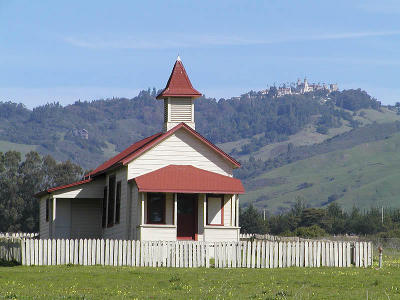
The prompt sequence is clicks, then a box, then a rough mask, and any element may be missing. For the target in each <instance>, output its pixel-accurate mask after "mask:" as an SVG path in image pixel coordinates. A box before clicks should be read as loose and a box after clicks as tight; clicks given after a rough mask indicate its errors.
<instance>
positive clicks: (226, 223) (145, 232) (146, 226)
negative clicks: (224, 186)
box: [138, 192, 240, 242]
mask: <svg viewBox="0 0 400 300" xmlns="http://www.w3.org/2000/svg"><path fill="white" fill-rule="evenodd" d="M139 195H140V207H141V219H140V220H141V222H140V225H139V226H138V227H139V228H138V233H139V236H138V239H140V240H142V241H150V240H153V241H155V240H163V241H175V240H194V241H207V242H213V241H239V231H240V227H239V197H238V195H237V194H206V193H167V192H166V193H162V192H157V193H154V192H141V193H139Z"/></svg>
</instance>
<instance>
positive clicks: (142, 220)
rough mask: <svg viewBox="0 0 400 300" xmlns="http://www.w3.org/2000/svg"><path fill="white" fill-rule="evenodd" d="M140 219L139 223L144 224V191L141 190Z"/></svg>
mask: <svg viewBox="0 0 400 300" xmlns="http://www.w3.org/2000/svg"><path fill="white" fill-rule="evenodd" d="M141 217H142V219H141V223H140V224H141V225H144V192H142V216H141Z"/></svg>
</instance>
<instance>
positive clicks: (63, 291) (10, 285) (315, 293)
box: [0, 257, 400, 299]
mask: <svg viewBox="0 0 400 300" xmlns="http://www.w3.org/2000/svg"><path fill="white" fill-rule="evenodd" d="M367 293H368V296H369V298H368V299H400V260H399V259H398V258H397V259H395V258H388V257H385V267H384V268H383V269H381V270H377V269H375V267H374V268H368V269H363V268H359V269H356V268H318V269H317V268H313V269H311V268H286V269H212V268H211V269H205V268H198V269H172V268H168V269H167V268H133V267H102V266H90V267H82V266H54V267H22V266H17V267H0V299H110V298H113V299H245V298H246V299H247V298H250V299H367V298H366V297H367Z"/></svg>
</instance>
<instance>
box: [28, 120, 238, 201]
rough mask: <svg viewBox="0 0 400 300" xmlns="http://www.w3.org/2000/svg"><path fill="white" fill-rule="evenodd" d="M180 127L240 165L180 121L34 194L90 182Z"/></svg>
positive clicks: (138, 154) (234, 163) (128, 160)
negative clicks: (78, 176) (64, 182)
mask: <svg viewBox="0 0 400 300" xmlns="http://www.w3.org/2000/svg"><path fill="white" fill-rule="evenodd" d="M181 128H183V129H185V130H187V131H188V132H189V133H191V134H192V135H193V136H194V137H196V138H197V139H199V140H200V141H202V142H203V143H205V144H206V145H208V146H209V147H210V148H211V149H213V150H214V151H215V152H217V153H218V154H220V155H221V156H222V157H223V158H225V159H226V160H228V161H229V162H230V163H232V164H233V165H234V167H237V168H238V167H240V163H239V162H238V161H236V160H235V159H234V158H233V157H231V156H230V155H228V154H226V153H225V152H224V151H222V150H221V149H220V148H218V147H217V146H215V145H214V144H213V143H211V142H210V141H209V140H207V139H206V138H205V137H203V136H202V135H201V134H200V133H198V132H197V131H195V130H194V129H192V128H191V127H190V126H188V125H186V124H185V123H180V124H178V125H177V126H175V127H174V128H172V129H170V130H168V131H167V132H164V133H162V132H160V133H156V134H154V135H152V136H149V137H147V138H145V139H143V140H141V141H138V142H136V143H134V144H132V145H131V146H129V147H128V148H126V149H125V150H124V151H122V152H121V153H119V154H117V155H116V156H114V157H112V158H111V159H109V160H107V161H106V162H104V163H103V164H101V165H100V166H98V167H97V168H96V169H94V170H93V171H92V172H90V173H88V174H86V175H85V176H84V180H82V181H78V182H74V183H71V184H68V185H63V186H59V187H55V188H51V189H48V190H45V191H43V192H39V193H37V194H36V195H35V196H37V197H40V196H42V195H44V194H46V193H50V192H54V191H56V190H61V189H65V188H69V187H72V186H76V185H80V184H84V183H87V182H90V181H91V178H93V177H95V176H98V175H101V174H103V173H105V172H106V171H108V170H111V169H114V168H116V167H119V166H122V165H126V164H128V163H130V162H131V161H132V160H133V159H135V158H136V157H138V156H140V155H141V154H142V153H143V152H145V151H147V150H148V149H150V148H151V147H153V146H155V145H156V144H157V143H160V142H161V141H163V140H164V139H166V138H167V137H169V136H170V135H172V134H173V133H174V132H176V131H177V130H179V129H181Z"/></svg>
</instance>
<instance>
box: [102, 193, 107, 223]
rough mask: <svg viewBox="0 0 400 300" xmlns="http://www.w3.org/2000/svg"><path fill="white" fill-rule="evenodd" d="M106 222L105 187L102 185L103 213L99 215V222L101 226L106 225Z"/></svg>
mask: <svg viewBox="0 0 400 300" xmlns="http://www.w3.org/2000/svg"><path fill="white" fill-rule="evenodd" d="M106 222H107V187H106V186H105V187H104V192H103V214H102V216H101V224H102V226H103V228H105V227H106V225H107V224H106Z"/></svg>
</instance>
